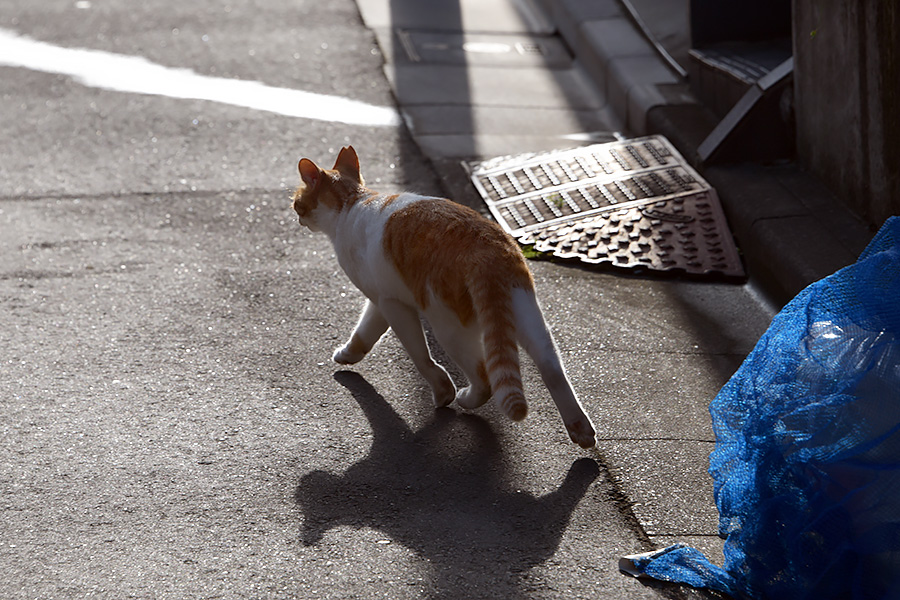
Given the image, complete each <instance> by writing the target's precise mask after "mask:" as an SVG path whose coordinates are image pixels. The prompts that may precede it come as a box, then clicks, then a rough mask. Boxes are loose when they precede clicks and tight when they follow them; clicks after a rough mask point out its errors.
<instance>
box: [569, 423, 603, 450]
mask: <svg viewBox="0 0 900 600" xmlns="http://www.w3.org/2000/svg"><path fill="white" fill-rule="evenodd" d="M566 429H567V430H568V431H569V437H570V438H572V441H573V442H575V443H576V444H578V445H579V446H581V447H582V448H593V447H594V446H595V445H596V444H597V440H596V439H595V435H596V434H595V432H594V426H593V425H591V421H590V419H588V418H587V417H586V416H585V417H581V418H579V419H578V420H577V421H574V422H572V423H566Z"/></svg>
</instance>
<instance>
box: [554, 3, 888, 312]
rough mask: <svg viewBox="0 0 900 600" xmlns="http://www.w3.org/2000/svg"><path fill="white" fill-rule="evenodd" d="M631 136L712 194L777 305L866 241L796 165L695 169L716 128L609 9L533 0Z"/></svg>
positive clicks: (856, 223) (616, 9)
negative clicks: (658, 144) (677, 159)
mask: <svg viewBox="0 0 900 600" xmlns="http://www.w3.org/2000/svg"><path fill="white" fill-rule="evenodd" d="M537 1H538V3H539V4H540V6H541V8H542V9H543V10H544V11H545V13H546V14H547V15H548V18H549V19H550V21H551V22H553V23H554V24H555V26H556V29H557V31H558V32H559V34H560V35H561V36H562V38H563V39H564V40H565V42H566V43H567V44H568V45H569V47H570V48H571V50H572V52H573V53H574V55H575V59H576V61H577V62H579V63H580V64H581V66H582V68H583V69H584V71H585V72H586V73H587V74H588V76H589V77H590V79H591V80H592V81H593V83H594V85H596V87H597V88H598V89H599V90H600V91H601V92H602V93H603V94H605V95H606V96H607V97H608V98H609V102H610V105H611V107H612V109H613V110H614V111H615V112H616V113H617V114H618V115H619V116H620V118H621V119H622V121H623V122H624V123H625V124H626V126H627V128H628V129H629V132H630V133H631V134H633V135H646V134H651V133H658V134H662V135H665V136H666V137H668V138H669V139H670V140H671V141H672V143H673V144H674V145H675V146H676V148H678V150H679V151H680V152H681V153H682V154H683V155H684V156H685V158H687V159H688V160H689V161H691V162H692V163H693V164H694V166H695V167H696V168H697V170H698V171H699V172H700V173H701V174H702V175H703V176H704V177H705V178H707V180H708V181H709V182H710V183H711V184H712V185H714V186H715V187H716V188H717V190H718V192H719V197H720V199H721V201H722V204H723V208H724V210H725V214H726V215H727V217H728V219H729V221H730V224H731V227H732V231H733V233H734V235H735V238H736V239H737V242H738V245H739V247H740V249H741V251H742V253H743V256H744V260H745V263H746V266H747V269H748V271H749V273H750V276H751V278H752V279H753V280H754V281H755V282H757V283H758V284H759V285H760V286H761V287H762V288H763V290H764V292H765V293H766V294H767V295H768V296H769V297H770V298H771V299H772V300H773V301H774V302H777V303H778V304H784V303H786V302H787V301H789V300H790V299H791V298H792V297H793V296H795V295H796V294H797V293H798V292H799V291H801V290H802V289H803V288H804V287H806V286H807V285H809V284H810V283H813V282H815V281H817V280H819V279H821V278H822V277H826V276H828V275H830V274H831V273H833V272H835V271H836V270H838V269H840V268H842V267H844V266H846V265H848V264H851V263H852V262H854V261H855V260H856V257H857V256H858V255H859V253H860V252H861V251H862V249H863V248H864V247H865V245H866V244H867V243H868V242H869V240H870V239H871V237H872V235H873V232H872V231H870V229H869V228H868V227H867V226H866V225H865V224H864V223H863V222H862V221H861V220H860V219H859V218H858V217H856V215H854V214H853V213H852V212H851V211H850V210H849V209H847V208H846V207H845V206H844V205H843V204H842V203H841V202H840V201H839V199H838V198H836V197H835V196H834V195H833V194H832V193H831V192H830V191H829V190H828V189H827V188H826V187H825V186H823V185H822V184H821V182H819V181H818V180H817V179H816V178H815V177H813V176H812V175H810V174H808V173H806V172H805V171H804V170H803V169H802V168H801V167H800V166H799V165H797V164H793V163H792V164H783V165H776V166H761V165H733V166H726V167H720V166H715V167H710V166H704V165H702V164H699V159H698V157H697V148H698V147H699V145H700V144H701V143H702V142H703V140H704V139H705V138H706V136H707V135H708V134H709V132H710V131H712V129H713V128H714V127H715V125H716V123H717V121H718V120H717V118H716V117H715V116H714V115H713V114H712V113H711V112H710V111H709V110H707V109H706V108H705V107H703V106H702V105H700V104H699V103H698V102H697V100H696V99H695V98H694V96H693V94H692V93H691V92H690V90H689V86H688V83H687V81H686V80H684V79H682V78H681V77H680V76H678V75H677V74H676V73H675V72H674V71H673V70H672V69H671V68H669V66H668V65H667V64H666V62H665V61H664V60H663V59H662V58H661V57H660V55H659V54H658V52H657V51H656V49H655V48H654V46H653V44H652V43H651V42H650V41H648V40H647V39H646V38H645V36H644V34H643V32H642V31H641V30H640V29H639V28H638V27H637V26H636V25H635V23H634V22H633V20H632V19H631V18H630V15H628V14H627V12H626V11H625V10H624V9H623V8H622V7H621V5H620V4H619V2H617V1H616V0H537Z"/></svg>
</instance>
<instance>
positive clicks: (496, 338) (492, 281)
mask: <svg viewBox="0 0 900 600" xmlns="http://www.w3.org/2000/svg"><path fill="white" fill-rule="evenodd" d="M470 289H471V290H472V300H473V303H474V305H475V311H476V313H477V315H478V320H479V322H480V323H481V328H482V331H483V332H484V338H483V341H484V366H485V371H486V372H487V379H488V382H489V383H490V384H491V392H492V394H493V396H494V401H495V402H496V403H497V405H498V406H499V407H500V408H501V409H502V410H503V412H505V413H506V415H507V416H508V417H509V418H511V419H512V420H514V421H521V420H522V419H524V418H525V416H526V415H527V414H528V404H527V403H526V402H525V393H524V391H523V390H522V374H521V372H520V370H519V346H518V342H517V341H516V318H515V314H514V313H513V309H512V298H511V297H510V290H509V286H508V285H504V284H502V283H500V282H499V281H497V278H490V277H488V278H485V279H483V280H482V281H480V282H478V283H476V284H475V285H473V286H472V287H471V288H470Z"/></svg>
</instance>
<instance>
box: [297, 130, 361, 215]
mask: <svg viewBox="0 0 900 600" xmlns="http://www.w3.org/2000/svg"><path fill="white" fill-rule="evenodd" d="M297 168H298V169H299V170H300V180H301V183H300V186H299V187H298V188H297V191H296V192H294V198H293V200H294V203H293V207H294V210H295V211H296V213H297V216H298V217H299V218H300V224H301V225H303V226H305V227H308V228H309V229H310V230H312V231H322V230H323V229H324V230H326V231H327V230H328V229H329V227H328V225H329V224H330V223H331V222H333V219H334V217H335V216H336V215H337V214H338V213H340V212H341V211H342V210H344V208H345V207H346V206H347V205H348V204H350V203H353V202H355V201H356V200H357V199H358V198H359V197H360V195H361V194H363V193H364V187H363V186H364V185H365V182H364V181H363V178H362V176H360V174H359V157H358V156H357V155H356V150H354V149H353V146H347V147H346V148H342V149H341V152H340V154H338V157H337V160H336V161H335V163H334V167H332V168H331V169H321V168H319V166H318V165H316V163H314V162H313V161H311V160H309V159H308V158H304V159H302V160H301V161H300V164H299V165H298V166H297Z"/></svg>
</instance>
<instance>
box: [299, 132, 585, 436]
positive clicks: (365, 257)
mask: <svg viewBox="0 0 900 600" xmlns="http://www.w3.org/2000/svg"><path fill="white" fill-rule="evenodd" d="M299 169H300V177H301V180H302V183H301V185H300V187H299V188H298V189H297V191H296V193H295V194H294V198H293V207H294V210H295V211H296V212H297V215H298V216H299V218H300V223H301V224H302V225H304V226H306V227H308V228H309V229H310V230H312V231H321V232H324V233H325V234H326V235H328V237H329V238H330V239H331V242H332V244H333V245H334V250H335V254H336V255H337V259H338V262H339V263H340V265H341V268H343V270H344V272H345V273H346V274H347V276H348V277H349V278H350V280H351V281H352V282H353V283H354V285H356V287H358V288H359V289H360V291H361V292H362V293H363V294H364V295H365V296H366V298H367V300H366V304H365V308H364V309H363V312H362V316H361V317H360V318H359V322H358V323H357V325H356V327H355V328H354V330H353V333H352V335H351V336H350V339H349V341H347V343H346V344H344V345H343V346H341V347H340V348H338V349H337V350H336V351H335V353H334V356H333V359H334V361H335V362H338V363H341V364H353V363H356V362H358V361H360V360H362V358H363V357H364V356H365V355H366V353H368V352H369V350H371V349H372V347H373V346H374V345H375V343H376V342H377V341H378V340H379V339H380V338H381V336H382V335H383V334H384V333H385V332H386V331H387V330H388V328H391V329H393V330H394V333H395V335H396V336H397V338H398V339H399V340H400V342H401V343H402V344H403V347H404V348H405V349H406V351H407V353H408V354H409V356H410V358H411V359H412V361H413V363H414V364H415V366H416V368H417V369H418V370H419V373H421V374H422V376H423V377H424V378H425V380H426V381H427V382H428V383H429V385H431V389H432V391H433V393H434V403H435V405H436V406H438V407H441V406H447V405H448V404H450V403H451V402H453V401H454V400H456V402H457V404H459V405H460V406H461V407H463V408H476V407H478V406H481V405H482V404H484V403H485V402H487V401H488V400H489V399H490V398H491V397H492V396H493V397H494V399H495V401H496V402H497V404H498V406H499V407H500V408H501V409H502V410H503V412H505V413H506V414H507V415H508V416H509V417H510V418H512V419H514V420H516V421H518V420H521V419H524V418H525V415H526V414H527V412H528V407H527V405H526V403H525V395H524V393H523V391H522V377H521V374H520V371H519V349H518V346H517V343H518V344H521V345H522V347H523V348H524V349H525V351H526V352H528V354H529V355H530V356H531V357H532V358H533V359H534V362H535V364H536V365H537V368H538V370H539V371H540V374H541V378H542V379H543V381H544V384H545V385H546V386H547V388H548V389H549V390H550V395H551V396H552V397H553V400H554V402H555V403H556V406H557V408H558V410H559V412H560V415H561V416H562V419H563V422H564V423H565V426H566V429H567V430H568V432H569V436H570V437H571V438H572V440H573V441H574V442H575V443H577V444H578V445H580V446H583V447H585V448H590V447H592V446H593V445H594V443H595V440H594V427H593V425H592V424H591V421H590V419H589V418H588V416H587V415H586V414H585V412H584V409H583V408H582V407H581V404H580V403H579V402H578V398H577V397H576V396H575V392H574V391H573V390H572V386H571V384H570V383H569V380H568V378H567V377H566V373H565V370H564V369H563V366H562V362H561V360H560V358H559V353H558V352H557V350H556V346H555V345H554V342H553V338H552V337H551V335H550V331H549V330H548V329H547V326H546V324H545V323H544V318H543V315H542V314H541V310H540V308H539V307H538V303H537V299H536V298H535V294H534V281H533V280H532V277H531V272H530V271H529V270H528V267H527V266H526V264H525V259H524V257H523V256H522V252H521V251H520V250H519V247H518V245H517V244H516V243H515V241H513V240H512V238H510V237H509V236H508V235H507V234H506V233H505V232H504V231H503V230H502V229H501V228H500V227H499V226H498V225H497V224H495V223H493V222H491V221H489V220H487V219H485V218H484V217H482V216H481V215H480V214H478V213H477V212H475V211H474V210H472V209H470V208H466V207H464V206H461V205H459V204H457V203H455V202H451V201H450V200H445V199H441V198H430V197H423V196H419V195H417V194H412V193H403V194H392V195H385V194H379V193H377V192H374V191H372V190H370V189H368V188H366V187H365V184H364V182H363V179H362V177H361V176H360V173H359V158H358V157H357V155H356V151H355V150H354V149H353V148H352V147H349V146H348V147H346V148H343V149H342V150H341V152H340V154H339V155H338V158H337V161H336V162H335V164H334V167H333V168H332V169H329V170H325V169H321V168H319V167H318V166H317V165H316V164H315V163H314V162H313V161H311V160H309V159H307V158H304V159H303V160H301V161H300V164H299ZM420 315H422V316H424V317H425V319H426V320H427V321H428V323H429V325H430V326H431V328H432V330H433V332H434V335H435V337H436V338H437V340H438V342H439V343H440V344H441V346H442V347H443V348H444V350H445V351H446V353H447V354H448V355H449V356H450V358H452V359H453V361H455V362H456V364H457V365H458V366H459V368H460V369H461V370H462V372H463V373H464V374H465V376H466V378H467V379H468V382H469V385H468V386H467V387H465V388H463V389H461V390H459V391H457V390H456V388H455V386H454V385H453V382H452V381H451V380H450V377H449V375H448V374H447V371H445V370H444V368H443V367H441V366H440V365H438V364H437V363H436V362H435V361H434V359H433V358H432V356H431V353H430V351H429V349H428V345H427V343H426V341H425V335H424V333H423V331H422V324H421V321H420V318H419V317H420Z"/></svg>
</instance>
